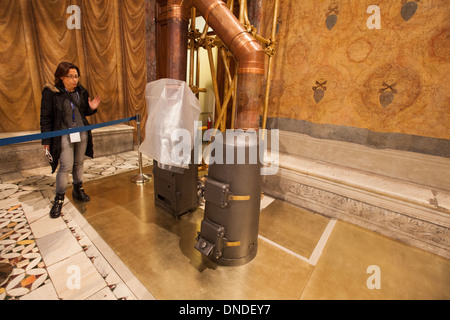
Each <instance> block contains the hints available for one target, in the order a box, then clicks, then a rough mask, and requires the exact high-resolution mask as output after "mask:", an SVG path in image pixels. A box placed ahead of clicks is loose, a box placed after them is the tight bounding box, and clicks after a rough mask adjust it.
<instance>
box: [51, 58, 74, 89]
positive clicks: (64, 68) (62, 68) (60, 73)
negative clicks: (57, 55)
mask: <svg viewBox="0 0 450 320" xmlns="http://www.w3.org/2000/svg"><path fill="white" fill-rule="evenodd" d="M70 69H75V70H77V72H78V76H80V69H78V67H77V66H76V65H74V64H73V63H70V62H65V61H63V62H61V63H60V64H59V65H58V67H57V68H56V71H55V85H62V80H61V77H64V76H66V75H68V74H69V70H70Z"/></svg>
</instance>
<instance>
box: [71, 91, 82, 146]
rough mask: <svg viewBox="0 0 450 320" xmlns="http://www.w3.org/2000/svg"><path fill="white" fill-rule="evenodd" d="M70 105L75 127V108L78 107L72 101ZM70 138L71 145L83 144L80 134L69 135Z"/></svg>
mask: <svg viewBox="0 0 450 320" xmlns="http://www.w3.org/2000/svg"><path fill="white" fill-rule="evenodd" d="M77 95H78V92H77ZM79 98H80V96H78V99H79ZM70 105H71V106H72V121H73V124H74V125H75V108H76V107H75V105H74V104H73V103H72V101H71V102H70ZM69 138H70V142H71V143H77V142H81V135H80V133H79V132H75V133H71V134H69Z"/></svg>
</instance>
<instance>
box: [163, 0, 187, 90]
mask: <svg viewBox="0 0 450 320" xmlns="http://www.w3.org/2000/svg"><path fill="white" fill-rule="evenodd" d="M190 8H191V7H190V2H189V1H183V0H172V1H170V0H169V1H168V3H167V32H168V34H169V36H168V39H167V40H166V41H167V57H168V60H167V64H166V70H165V74H164V77H166V78H171V79H177V80H183V81H186V73H187V50H188V47H187V46H188V24H189V13H190Z"/></svg>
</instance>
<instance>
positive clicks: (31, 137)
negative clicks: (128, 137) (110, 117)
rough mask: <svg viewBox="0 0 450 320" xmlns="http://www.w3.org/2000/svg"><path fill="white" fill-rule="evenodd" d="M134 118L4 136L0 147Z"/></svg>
mask: <svg viewBox="0 0 450 320" xmlns="http://www.w3.org/2000/svg"><path fill="white" fill-rule="evenodd" d="M134 120H136V116H134V117H129V118H124V119H119V120H114V121H109V122H103V123H98V124H91V125H89V126H84V127H78V128H72V129H64V130H58V131H51V132H45V133H36V134H29V135H26V136H19V137H11V138H4V139H0V147H1V146H6V145H9V144H14V143H21V142H28V141H34V140H42V139H48V138H54V137H59V136H63V135H65V134H71V133H75V132H83V131H88V130H93V129H97V128H102V127H108V126H113V125H115V124H119V123H123V122H128V121H134Z"/></svg>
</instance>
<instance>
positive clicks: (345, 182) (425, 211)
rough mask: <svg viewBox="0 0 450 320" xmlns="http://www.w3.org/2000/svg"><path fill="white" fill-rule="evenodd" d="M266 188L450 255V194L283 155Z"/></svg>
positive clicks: (325, 212) (272, 193) (313, 208)
mask: <svg viewBox="0 0 450 320" xmlns="http://www.w3.org/2000/svg"><path fill="white" fill-rule="evenodd" d="M263 191H264V192H265V193H266V194H268V195H270V196H273V197H275V198H278V199H282V200H285V201H287V202H290V203H292V204H295V205H298V206H300V207H303V208H306V209H308V210H311V211H313V212H317V213H319V214H323V215H325V216H328V217H332V218H338V219H342V220H345V221H348V222H351V223H354V224H356V225H358V226H361V227H364V228H367V229H370V230H373V231H376V232H379V233H381V234H383V235H386V236H389V237H392V238H395V239H398V240H400V241H403V242H405V243H408V244H410V245H413V246H415V247H418V248H421V249H424V250H427V251H430V252H433V253H435V254H438V255H441V256H443V257H446V258H450V232H449V228H450V193H448V192H446V191H443V190H437V189H431V188H429V187H424V186H420V185H415V184H411V183H408V182H404V181H401V180H397V179H392V178H388V177H384V176H379V175H375V174H369V173H366V172H363V171H359V170H354V169H350V168H345V167H339V166H336V165H331V164H327V163H323V162H320V161H313V160H308V159H304V158H300V157H296V156H291V155H286V154H281V155H280V168H279V170H278V173H277V174H276V175H271V176H265V177H264V178H263Z"/></svg>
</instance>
